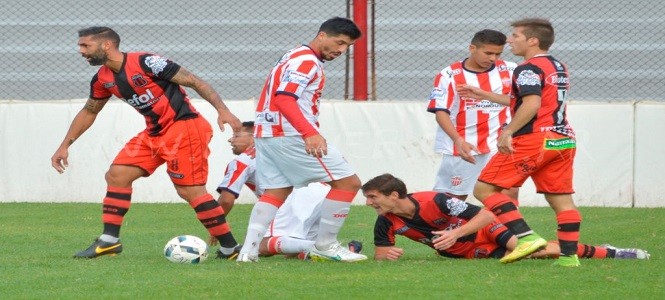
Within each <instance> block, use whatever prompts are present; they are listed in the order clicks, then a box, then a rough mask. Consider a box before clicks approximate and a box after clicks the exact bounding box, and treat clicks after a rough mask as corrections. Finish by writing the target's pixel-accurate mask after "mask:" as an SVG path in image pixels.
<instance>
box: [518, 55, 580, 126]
mask: <svg viewBox="0 0 665 300" xmlns="http://www.w3.org/2000/svg"><path fill="white" fill-rule="evenodd" d="M569 87H570V82H569V76H568V67H566V65H564V64H563V63H561V62H560V61H558V60H557V59H556V58H554V57H552V56H551V55H547V54H545V55H536V56H534V57H532V58H530V59H528V60H527V61H525V62H523V63H522V64H520V65H519V66H517V68H515V72H514V73H513V85H512V93H511V96H510V98H511V99H510V108H511V110H512V115H513V116H514V115H515V112H516V111H517V110H518V109H519V108H520V106H521V105H522V101H523V98H524V97H525V96H529V95H538V96H540V109H538V113H537V114H536V116H534V118H533V119H531V120H530V121H529V122H528V123H527V124H526V125H524V126H523V127H522V128H520V129H518V130H517V131H516V132H515V133H514V134H513V136H519V135H523V134H529V133H532V132H544V131H553V132H556V133H559V134H562V135H565V136H569V137H572V138H574V137H575V133H574V131H573V128H572V127H570V124H568V120H567V119H566V106H567V103H566V102H567V98H568V90H569Z"/></svg>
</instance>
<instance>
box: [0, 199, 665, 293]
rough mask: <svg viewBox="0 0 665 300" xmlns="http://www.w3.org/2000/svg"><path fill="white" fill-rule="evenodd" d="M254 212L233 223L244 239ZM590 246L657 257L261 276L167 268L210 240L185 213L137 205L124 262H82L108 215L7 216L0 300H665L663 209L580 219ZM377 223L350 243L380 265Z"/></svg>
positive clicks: (78, 210)
mask: <svg viewBox="0 0 665 300" xmlns="http://www.w3.org/2000/svg"><path fill="white" fill-rule="evenodd" d="M250 210H251V206H250V205H238V206H236V207H235V208H234V211H233V213H232V214H231V215H230V216H229V221H230V223H231V226H232V228H233V229H234V233H235V235H236V238H237V239H238V240H239V241H242V240H243V239H244V233H245V227H246V225H247V219H248V215H249V211H250ZM522 211H523V212H524V215H525V217H526V219H527V221H529V222H530V224H531V226H532V227H533V228H534V229H536V230H537V231H538V232H539V233H541V235H543V236H544V237H546V238H547V239H554V238H555V225H554V217H553V215H552V212H551V210H550V209H549V208H522ZM581 211H582V215H583V218H584V221H583V223H582V237H581V239H582V241H583V242H585V243H588V244H602V243H611V244H614V245H616V246H619V247H628V246H632V247H640V248H645V249H647V250H649V252H650V253H651V255H652V256H651V260H648V261H638V260H610V259H607V260H583V261H582V266H581V267H580V268H572V269H571V268H557V267H552V266H551V262H552V261H550V260H530V261H529V260H527V261H521V262H517V263H515V264H510V265H502V264H500V263H499V262H498V261H497V260H453V259H447V258H441V257H437V256H435V255H434V251H433V250H431V249H430V248H427V247H425V246H423V245H420V244H416V243H413V242H410V241H408V240H406V239H405V238H398V246H400V247H403V248H404V249H405V251H406V254H405V255H404V256H403V259H402V260H401V261H399V262H375V261H373V260H370V261H367V262H361V263H355V264H343V263H314V262H304V261H297V260H286V259H284V258H282V257H271V258H262V259H261V261H260V262H259V263H256V264H237V263H235V262H229V261H219V260H215V259H209V260H208V261H206V262H204V263H203V264H200V265H179V264H174V263H171V262H168V261H167V260H166V259H165V258H164V257H163V256H162V249H163V247H164V244H165V243H166V242H167V241H168V240H169V239H171V238H172V237H174V236H176V235H180V234H193V235H197V236H199V237H202V238H204V239H205V238H206V237H207V233H206V232H205V230H204V229H203V227H202V226H201V225H200V224H199V223H198V221H197V220H196V218H195V217H194V213H193V210H192V209H191V208H189V206H187V205H186V204H134V205H133V206H132V209H131V210H130V212H129V213H128V214H127V216H126V218H125V225H124V226H123V229H122V241H123V245H124V252H123V253H122V254H120V255H118V256H115V257H101V258H98V259H94V260H75V259H73V258H72V257H71V256H72V255H73V254H74V252H76V251H78V250H81V249H84V248H86V247H87V246H88V245H89V244H90V243H91V242H92V240H93V239H94V238H95V237H96V236H97V235H99V234H100V231H101V205H99V204H72V203H69V204H38V203H31V204H26V203H5V204H0V217H1V221H0V236H1V237H2V240H1V241H0V298H1V299H47V298H55V299H90V298H95V299H156V298H167V299H174V298H175V299H183V298H187V299H189V298H192V299H193V298H201V299H210V298H216V299H222V298H223V299H238V298H241V299H286V298H288V299H314V298H316V299H333V298H337V299H344V298H352V299H353V298H356V299H381V298H385V299H395V298H402V297H406V298H408V299H428V298H429V299H434V298H436V299H446V298H463V299H533V298H540V299H600V298H602V299H665V260H664V259H663V257H664V255H665V222H664V221H663V220H665V209H662V208H659V209H626V208H588V207H585V208H581ZM374 219H375V213H374V211H373V210H372V209H370V208H368V207H360V206H354V207H353V208H352V210H351V214H350V216H349V219H348V220H347V222H346V225H345V227H344V228H343V230H342V232H341V234H340V240H341V241H348V240H350V239H357V240H361V241H362V242H363V243H364V250H363V252H364V253H366V254H368V256H371V255H372V254H373V245H372V229H373V222H374Z"/></svg>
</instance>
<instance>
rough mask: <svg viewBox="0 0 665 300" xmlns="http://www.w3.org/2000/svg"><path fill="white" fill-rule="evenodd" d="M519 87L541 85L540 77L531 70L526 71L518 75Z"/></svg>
mask: <svg viewBox="0 0 665 300" xmlns="http://www.w3.org/2000/svg"><path fill="white" fill-rule="evenodd" d="M516 81H517V85H540V76H538V74H536V73H534V72H533V71H531V70H524V71H522V72H520V73H519V74H518V75H517V80H516Z"/></svg>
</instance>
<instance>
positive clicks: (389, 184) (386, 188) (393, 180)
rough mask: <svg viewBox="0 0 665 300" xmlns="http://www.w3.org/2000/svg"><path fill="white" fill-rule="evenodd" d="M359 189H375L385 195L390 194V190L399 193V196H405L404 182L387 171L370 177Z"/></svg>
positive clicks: (364, 190)
mask: <svg viewBox="0 0 665 300" xmlns="http://www.w3.org/2000/svg"><path fill="white" fill-rule="evenodd" d="M361 189H362V191H363V192H367V191H377V192H379V193H381V194H383V195H386V196H388V195H390V194H391V193H392V192H397V195H399V197H400V198H405V197H406V184H404V182H403V181H402V180H400V179H399V178H397V177H395V176H393V175H392V174H389V173H386V174H383V175H379V176H376V177H374V178H372V179H370V180H369V181H367V182H365V184H363V186H362V187H361Z"/></svg>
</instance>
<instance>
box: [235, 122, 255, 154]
mask: <svg viewBox="0 0 665 300" xmlns="http://www.w3.org/2000/svg"><path fill="white" fill-rule="evenodd" d="M253 135H254V122H253V121H247V122H242V127H240V131H238V132H234V133H233V135H232V136H231V138H229V144H231V151H233V154H235V155H238V154H240V153H243V152H245V150H247V149H248V148H249V147H252V146H254V136H253Z"/></svg>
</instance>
